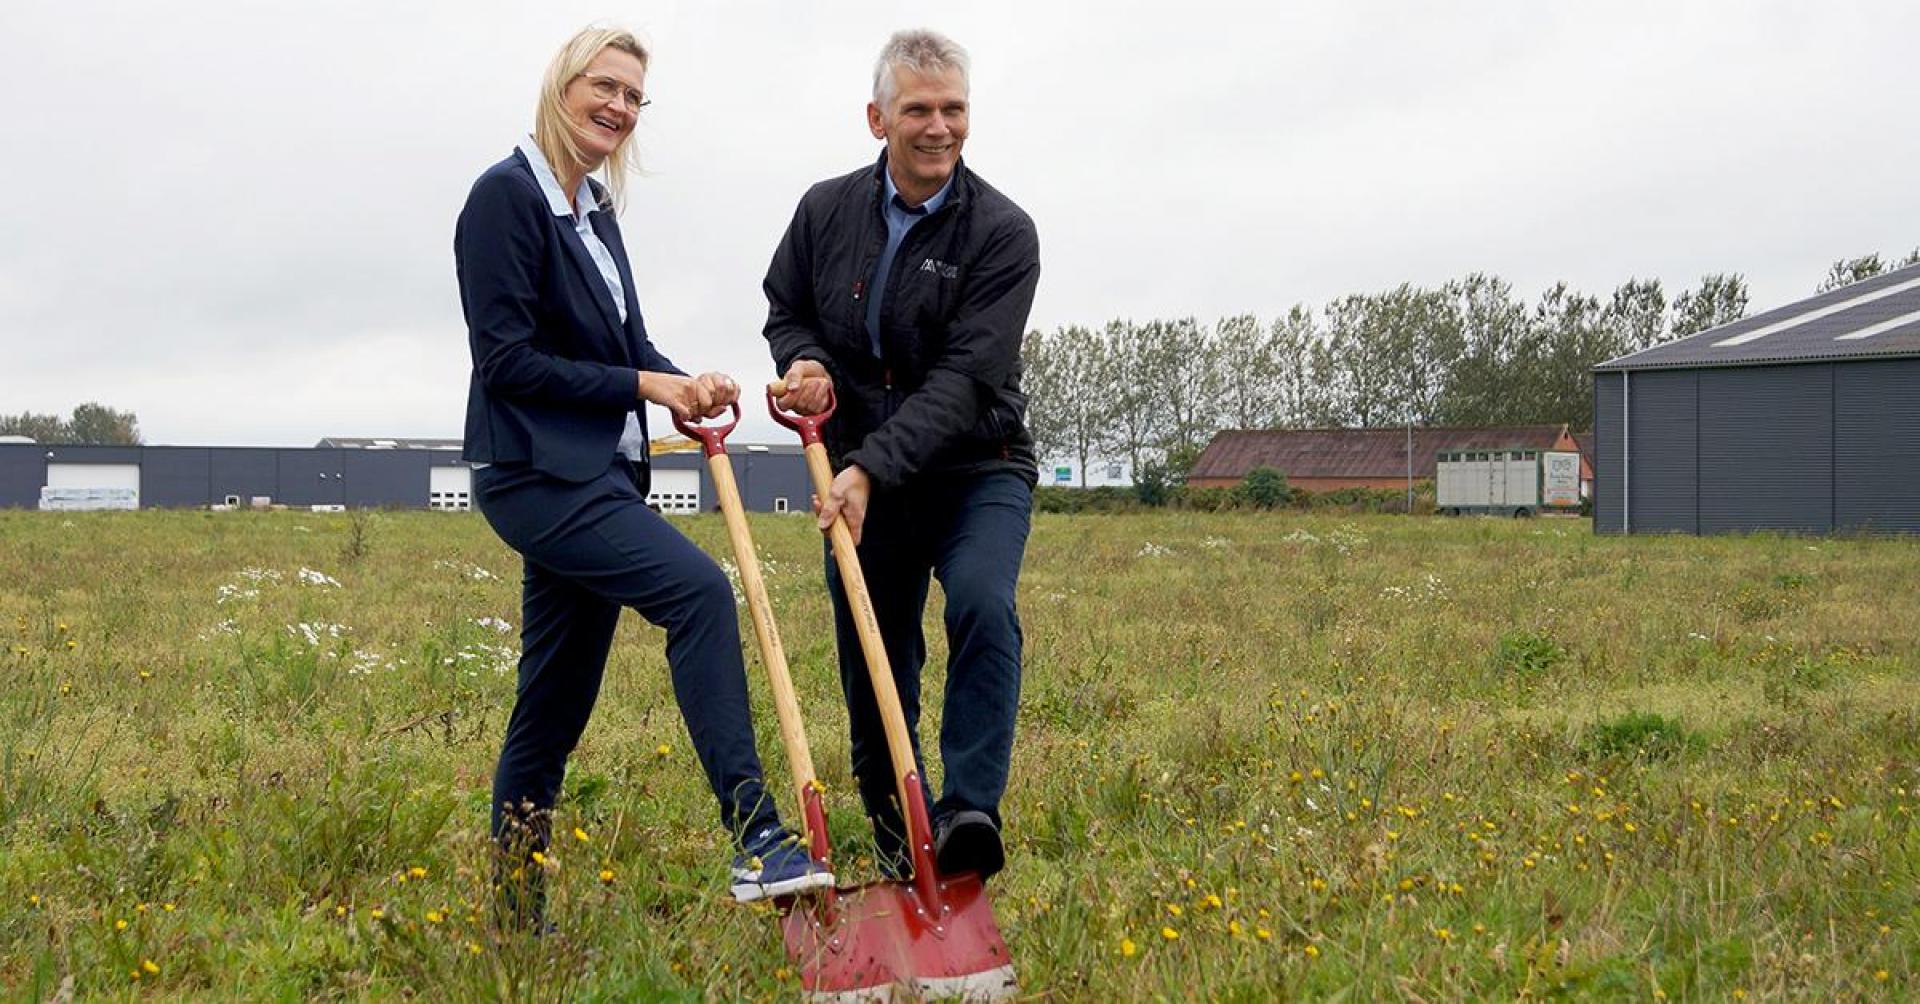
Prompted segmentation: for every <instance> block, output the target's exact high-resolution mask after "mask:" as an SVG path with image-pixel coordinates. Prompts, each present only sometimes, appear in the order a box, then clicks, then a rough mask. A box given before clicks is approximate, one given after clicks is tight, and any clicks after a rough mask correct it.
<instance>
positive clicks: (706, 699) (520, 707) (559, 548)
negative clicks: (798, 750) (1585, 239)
mask: <svg viewBox="0 0 1920 1004" xmlns="http://www.w3.org/2000/svg"><path fill="white" fill-rule="evenodd" d="M646 75H647V50H646V49H645V47H643V46H642V45H641V44H640V42H639V41H638V40H637V39H635V38H634V37H633V36H632V35H631V34H629V33H627V32H624V31H619V30H613V29H588V30H586V31H582V32H580V33H579V34H578V35H575V36H574V37H573V39H572V40H570V41H569V42H567V44H566V45H565V46H564V47H562V48H561V50H560V51H559V53H558V54H556V55H555V56H554V58H553V61H552V63H551V64H550V65H549V66H548V67H547V72H546V75H545V78H544V79H543V80H542V81H541V87H540V101H539V106H538V110H537V113H536V115H535V118H534V130H533V134H532V135H531V136H529V137H527V138H525V139H523V140H522V141H521V142H520V144H519V145H518V147H517V148H516V149H515V150H514V151H513V153H512V154H511V155H509V156H508V157H507V158H506V159H505V160H502V161H501V162H499V163H498V164H495V165H493V166H492V167H490V168H488V169H487V170H486V172H485V173H484V174H482V175H481V176H480V180H479V181H477V182H475V183H474V186H473V191H472V192H471V193H470V194H469V195H468V197H467V204H466V207H465V208H464V209H463V210H461V213H460V220H459V223H458V225H457V227H456V229H455V231H454V259H455V268H456V271H457V273H458V275H459V280H460V302H461V306H462V308H463V309H464V311H465V314H466V320H467V339H468V343H469V345H470V347H471V349H472V353H473V376H472V380H471V382H470V385H469V389H468V398H467V426H466V445H465V450H464V453H463V456H464V458H465V459H466V460H468V461H469V462H472V463H473V464H475V466H476V469H475V471H474V494H475V497H476V499H477V501H478V503H479V507H480V511H481V513H483V514H484V515H485V516H486V519H487V522H488V523H489V524H490V525H491V526H492V527H493V529H494V531H495V532H496V533H498V534H499V535H500V539H501V540H503V541H505V542H506V543H507V545H508V546H509V547H512V548H513V549H514V550H515V551H518V552H519V553H520V555H521V556H522V558H523V559H524V562H525V576H524V587H523V592H522V618H523V626H522V628H521V649H522V654H521V657H520V666H519V686H518V690H517V698H516V700H515V703H514V707H513V713H512V715H511V717H510V718H509V719H508V722H507V734H506V740H505V743H504V745H503V747H502V749H501V751H500V762H499V766H498V768H497V769H496V771H495V774H494V781H493V817H492V827H493V834H494V837H495V839H496V840H498V841H500V843H501V846H502V848H503V850H504V851H505V852H506V854H507V855H508V857H507V858H506V859H505V862H504V868H505V869H506V870H507V871H508V872H509V873H511V872H513V871H515V870H518V864H519V862H520V861H521V860H524V858H525V857H528V856H530V855H531V854H532V852H534V851H537V850H541V849H543V848H545V847H546V845H547V841H548V839H549V836H550V832H551V821H550V815H551V812H552V808H553V804H554V800H555V798H556V797H557V795H558V794H559V791H560V782H561V777H562V775H563V774H564V773H565V770H566V761H567V757H568V755H569V754H571V753H572V752H573V749H574V746H575V745H576V743H577V742H578V741H579V738H580V734H581V732H582V730H583V729H585V727H586V724H587V717H588V715H589V714H590V713H591V712H592V710H593V703H594V698H595V697H596V695H597V694H598V693H599V689H600V678H601V674H602V672H603V671H604V670H605V668H606V661H607V652H608V649H609V648H610V646H611V645H612V642H613V633H614V626H615V625H616V623H617V622H618V621H619V618H620V608H621V607H632V608H633V609H634V610H637V611H639V613H640V615H641V616H643V617H645V618H646V619H647V620H648V621H649V622H651V623H653V624H656V625H659V626H660V627H662V628H665V629H666V632H667V664H668V666H669V667H670V669H671V672H672V678H673V690H674V697H675V699H676V700H677V701H678V703H679V706H680V713H681V715H682V716H683V717H684V718H685V720H686V725H687V732H688V734H689V735H690V737H691V738H692V741H693V749H694V752H695V753H696V754H697V755H698V756H699V759H700V763H701V766H702V767H704V768H705V770H706V774H707V781H708V783H709V784H710V785H711V786H712V788H713V792H714V794H715V796H716V797H717V798H718V799H719V802H720V819H721V822H722V824H723V825H724V826H726V828H727V829H728V830H729V832H731V833H732V834H733V835H734V838H735V842H734V847H735V850H736V851H737V854H736V856H735V859H734V863H733V870H732V878H733V883H732V891H733V894H734V896H735V897H736V898H738V899H741V900H754V899H761V898H764V897H768V896H779V895H787V894H791V893H797V892H804V891H807V890H810V889H817V888H822V887H826V886H831V885H832V884H833V876H832V875H830V874H828V873H826V872H825V871H823V870H820V869H819V868H818V867H817V866H816V865H815V863H814V862H813V861H812V860H811V859H810V858H809V857H808V855H807V854H806V852H805V850H804V848H802V847H800V846H799V843H798V841H797V840H795V839H793V837H792V836H791V834H790V833H789V831H788V830H787V829H786V828H785V827H783V826H782V825H781V823H780V819H779V816H778V815H777V814H776V812H775V810H774V808H773V805H772V802H771V801H770V800H769V799H768V798H767V797H766V792H765V790H764V788H763V785H762V774H761V767H760V759H759V756H758V754H757V753H756V751H755V749H754V741H753V727H752V722H751V721H750V718H749V713H748V708H747V689H746V668H745V665H744V663H743V662H742V658H741V646H740V629H739V622H738V620H737V619H736V614H735V609H734V600H733V590H732V587H731V585H730V584H729V583H728V581H727V578H726V575H725V574H724V573H722V572H721V571H720V569H719V567H718V566H717V565H715V564H714V562H713V560H712V559H711V558H709V557H707V555H706V554H705V553H704V552H702V551H701V550H700V549H699V548H697V547H695V546H694V545H693V543H692V542H691V541H689V540H688V539H687V538H686V537H685V536H684V535H682V534H681V533H680V532H679V531H677V530H675V529H674V528H673V527H672V526H670V525H669V524H668V523H667V522H666V520H664V519H662V518H661V516H660V515H659V514H658V513H656V512H654V511H653V510H652V509H650V508H648V506H647V504H646V496H647V484H648V480H649V478H648V468H647V452H646V451H647V431H646V415H645V407H644V404H645V402H648V401H651V402H653V403H655V404H657V405H660V406H662V407H664V408H666V409H667V410H669V411H671V412H672V413H674V414H675V415H678V416H681V417H683V418H686V417H712V416H715V415H718V414H720V413H721V412H722V410H723V409H725V408H726V407H727V406H728V405H729V404H732V403H733V402H734V401H735V399H736V398H737V397H738V395H739V389H738V387H737V386H736V385H735V383H734V381H733V380H732V379H730V378H728V377H726V376H724V375H722V374H719V373H704V374H701V375H699V376H688V375H686V374H685V373H684V372H682V371H681V370H680V368H679V367H677V366H675V365H674V364H673V363H672V362H670V361H668V359H667V358H666V357H665V356H664V355H661V353H660V351H659V350H658V349H657V348H655V347H654V344H653V342H652V341H651V340H650V339H649V338H648V337H647V330H646V325H645V324H644V323H643V322H642V320H641V317H640V304H639V301H638V300H637V299H636V297H635V294H634V283H633V273H632V270H631V269H630V268H629V267H628V264H627V255H626V248H625V245H624V244H623V243H622V241H621V237H620V226H619V223H618V222H617V221H616V219H615V213H614V207H615V206H616V205H617V201H618V199H619V197H620V195H621V193H622V189H623V187H624V182H625V180H626V176H627V174H628V171H629V169H630V163H631V161H630V158H631V156H632V153H631V147H630V145H629V140H630V139H631V137H632V135H633V128H634V124H635V122H636V121H637V120H638V117H639V115H640V110H641V109H642V108H644V107H646V105H647V104H648V100H647V98H646V96H645V95H646ZM596 172H598V173H599V174H600V175H601V178H602V179H604V182H602V181H596V180H595V179H594V178H592V177H590V175H593V174H594V173H596ZM528 873H532V874H536V875H537V873H538V869H530V870H528ZM517 885H518V884H517V883H512V882H510V883H508V886H509V889H508V892H509V896H508V900H509V905H510V906H511V907H512V914H513V917H514V919H515V920H516V921H517V922H519V923H524V924H530V925H533V926H536V927H538V926H541V925H543V924H544V921H543V920H542V918H541V913H542V902H543V897H542V895H541V892H540V889H539V887H538V883H537V881H536V882H535V883H534V884H533V886H532V888H526V887H524V886H520V887H519V888H518V891H516V888H515V887H516V886H517Z"/></svg>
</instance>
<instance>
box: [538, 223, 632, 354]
mask: <svg viewBox="0 0 1920 1004" xmlns="http://www.w3.org/2000/svg"><path fill="white" fill-rule="evenodd" d="M588 220H589V221H590V222H591V221H593V217H591V216H589V217H588ZM553 223H554V226H556V227H558V228H559V230H560V239H561V240H562V241H564V242H565V243H566V245H567V255H568V257H570V258H572V259H573V264H574V267H575V268H577V269H578V270H579V271H580V281H581V283H582V284H584V285H585V286H586V289H587V295H588V296H590V297H592V298H593V304H594V306H595V307H598V308H599V310H600V319H601V320H603V321H605V322H606V323H607V333H608V334H610V335H612V336H613V342H614V344H615V345H616V346H618V348H619V351H620V361H621V362H623V363H625V364H627V365H629V366H631V365H633V352H632V350H631V349H629V348H628V346H627V339H626V335H625V333H624V332H623V331H622V330H621V325H620V312H619V310H617V309H615V307H614V305H613V297H612V296H610V295H609V294H608V292H607V280H605V279H603V278H601V276H600V266H598V265H596V264H594V263H593V255H591V254H589V253H588V252H587V244H586V242H585V241H583V240H581V239H580V234H579V233H578V232H576V231H575V230H574V229H573V221H572V220H569V219H567V218H565V217H561V216H555V217H554V218H553ZM597 232H598V231H597V230H596V233H597ZM605 239H606V238H604V237H602V238H601V240H603V241H604V240H605ZM614 260H615V262H616V264H617V263H618V261H619V259H618V258H617V257H616V258H615V259H614ZM623 271H624V270H623Z"/></svg>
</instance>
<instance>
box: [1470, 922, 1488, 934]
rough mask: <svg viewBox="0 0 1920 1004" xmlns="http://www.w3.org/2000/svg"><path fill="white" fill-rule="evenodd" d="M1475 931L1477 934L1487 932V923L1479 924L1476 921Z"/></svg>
mask: <svg viewBox="0 0 1920 1004" xmlns="http://www.w3.org/2000/svg"><path fill="white" fill-rule="evenodd" d="M1473 933H1475V934H1485V933H1487V925H1485V924H1479V923H1476V924H1474V925H1473Z"/></svg>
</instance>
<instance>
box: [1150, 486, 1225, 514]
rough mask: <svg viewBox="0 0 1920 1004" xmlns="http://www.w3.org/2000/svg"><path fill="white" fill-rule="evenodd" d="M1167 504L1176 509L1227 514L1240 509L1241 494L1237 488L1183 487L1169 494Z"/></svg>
mask: <svg viewBox="0 0 1920 1004" xmlns="http://www.w3.org/2000/svg"><path fill="white" fill-rule="evenodd" d="M1167 504H1168V505H1170V506H1172V507H1174V508H1176V509H1191V510H1193V511H1195V512H1226V511H1228V510H1231V509H1238V508H1239V507H1240V493H1239V490H1238V489H1235V488H1201V487H1198V486H1196V485H1181V486H1180V487H1178V488H1175V489H1174V490H1173V491H1172V492H1170V493H1169V494H1168V496H1167Z"/></svg>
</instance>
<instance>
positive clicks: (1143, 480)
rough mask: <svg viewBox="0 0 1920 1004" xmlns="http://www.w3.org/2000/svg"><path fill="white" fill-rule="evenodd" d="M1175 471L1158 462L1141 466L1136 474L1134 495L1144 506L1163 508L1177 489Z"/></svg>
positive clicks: (1150, 462) (1134, 477)
mask: <svg viewBox="0 0 1920 1004" xmlns="http://www.w3.org/2000/svg"><path fill="white" fill-rule="evenodd" d="M1177 487H1178V485H1177V484H1176V483H1175V481H1174V477H1173V470H1172V469H1171V468H1169V467H1168V466H1167V465H1166V464H1164V463H1161V462H1160V461H1157V460H1150V461H1148V462H1146V463H1144V464H1141V465H1140V469H1139V470H1137V471H1135V472H1134V476H1133V494H1134V497H1135V498H1137V499H1139V500H1140V504H1141V505H1144V506H1154V507H1158V506H1163V505H1166V504H1167V501H1168V499H1169V498H1170V497H1171V495H1172V493H1173V491H1174V489H1175V488H1177Z"/></svg>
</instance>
